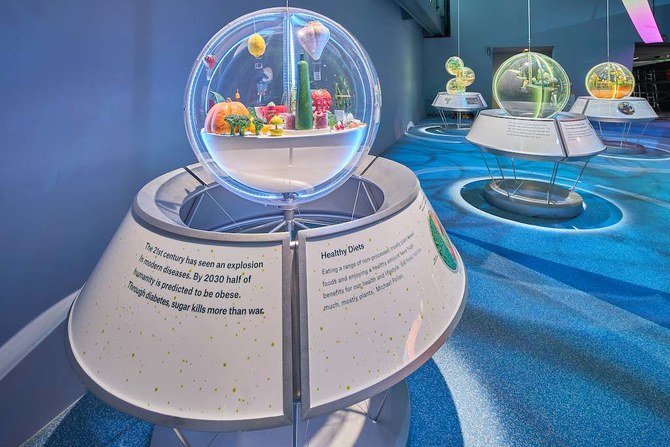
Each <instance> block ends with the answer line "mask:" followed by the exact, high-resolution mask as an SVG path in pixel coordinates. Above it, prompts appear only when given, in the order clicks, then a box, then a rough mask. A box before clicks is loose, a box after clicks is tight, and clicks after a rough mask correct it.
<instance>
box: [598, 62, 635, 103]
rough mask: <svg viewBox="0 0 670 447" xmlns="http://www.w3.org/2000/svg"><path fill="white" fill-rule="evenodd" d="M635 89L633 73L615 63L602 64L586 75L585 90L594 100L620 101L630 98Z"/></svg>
mask: <svg viewBox="0 0 670 447" xmlns="http://www.w3.org/2000/svg"><path fill="white" fill-rule="evenodd" d="M634 88H635V78H634V77H633V73H631V72H630V70H629V69H628V68H626V67H624V66H623V65H621V64H617V63H616V62H603V63H602V64H598V65H596V66H595V67H593V68H592V69H591V70H590V71H589V72H588V74H587V75H586V90H587V91H588V92H589V94H590V95H591V96H593V97H594V98H600V99H621V98H625V97H627V96H630V94H631V93H633V89H634Z"/></svg>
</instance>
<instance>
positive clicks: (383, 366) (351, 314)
mask: <svg viewBox="0 0 670 447" xmlns="http://www.w3.org/2000/svg"><path fill="white" fill-rule="evenodd" d="M302 243H303V241H302V240H301V244H302ZM304 243H305V245H304V247H305V248H304V257H305V259H304V265H305V266H306V267H305V270H304V271H303V272H302V275H303V276H302V280H304V285H303V289H301V292H304V293H303V296H302V297H301V299H302V305H303V309H302V310H303V311H306V316H307V319H306V323H307V327H306V328H305V327H303V328H301V331H303V338H302V342H303V353H307V355H308V364H307V365H305V363H303V368H305V366H307V369H308V371H303V382H302V393H303V405H304V406H307V408H308V410H307V412H306V413H307V414H308V415H310V412H311V414H318V413H320V412H322V411H324V410H325V409H332V407H333V406H337V404H338V403H340V404H341V403H348V401H347V399H348V398H351V397H352V396H355V398H358V399H360V400H362V399H363V398H365V396H364V394H365V392H366V390H371V389H374V387H375V385H376V384H379V383H382V382H385V383H386V384H388V381H389V380H393V379H394V378H397V380H400V379H402V378H403V377H404V376H405V375H406V374H409V373H410V372H411V370H412V367H418V366H419V365H420V362H419V363H417V359H419V358H420V357H421V356H424V355H426V354H427V355H431V354H432V350H433V349H437V347H438V346H439V344H440V343H441V341H443V340H444V337H446V335H447V332H448V331H449V329H450V325H451V324H452V323H453V322H454V321H455V320H456V319H457V317H458V315H460V311H461V309H462V305H463V302H464V295H465V286H466V280H465V272H464V269H463V265H462V263H461V260H460V258H459V256H458V254H457V252H456V251H455V250H454V249H453V247H452V245H451V242H450V241H449V238H448V236H447V235H446V233H445V232H444V229H443V228H442V225H441V224H440V222H439V220H438V218H437V216H436V215H435V213H434V212H433V210H432V208H431V206H430V203H428V201H427V200H426V197H425V196H424V195H423V193H419V195H418V196H417V197H416V198H415V199H414V200H413V201H412V202H411V203H410V204H409V205H408V206H407V207H405V208H404V209H403V210H401V211H399V212H397V213H396V214H395V215H393V216H392V217H389V218H388V219H386V220H383V221H381V222H379V223H377V224H375V225H372V226H370V227H367V228H364V229H357V230H356V231H355V232H351V233H347V234H346V235H342V234H333V235H328V236H319V237H314V238H309V237H307V238H305V241H304ZM303 355H304V354H303ZM303 360H304V359H303ZM345 406H346V405H345Z"/></svg>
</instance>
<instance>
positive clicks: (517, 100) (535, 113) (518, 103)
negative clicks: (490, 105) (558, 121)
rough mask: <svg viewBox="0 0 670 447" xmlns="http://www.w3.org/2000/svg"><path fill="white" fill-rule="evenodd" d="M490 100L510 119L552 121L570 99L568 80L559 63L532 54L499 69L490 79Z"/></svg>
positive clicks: (506, 63)
mask: <svg viewBox="0 0 670 447" xmlns="http://www.w3.org/2000/svg"><path fill="white" fill-rule="evenodd" d="M493 97H494V99H495V100H496V102H497V103H498V104H499V105H500V107H501V108H502V109H504V110H505V111H506V112H507V113H508V114H509V115H511V116H517V117H523V118H551V117H553V116H555V115H556V114H557V113H558V112H560V111H562V110H563V108H564V107H565V105H566V104H567V102H568V99H569V97H570V79H569V78H568V75H567V73H566V72H565V70H564V69H563V67H561V66H560V65H559V64H558V62H556V61H555V60H554V59H552V58H550V57H549V56H546V55H544V54H540V53H535V52H532V51H529V52H525V53H521V54H517V55H515V56H512V57H511V58H509V59H507V60H506V61H505V62H503V63H502V65H500V68H498V70H497V71H496V73H495V75H494V77H493Z"/></svg>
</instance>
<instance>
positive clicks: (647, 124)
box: [635, 121, 649, 146]
mask: <svg viewBox="0 0 670 447" xmlns="http://www.w3.org/2000/svg"><path fill="white" fill-rule="evenodd" d="M647 126H649V121H647V123H646V124H645V125H644V129H642V132H641V133H640V135H638V136H637V140H636V141H635V146H637V145H638V144H640V138H642V135H644V133H645V132H646V131H647Z"/></svg>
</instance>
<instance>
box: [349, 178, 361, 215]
mask: <svg viewBox="0 0 670 447" xmlns="http://www.w3.org/2000/svg"><path fill="white" fill-rule="evenodd" d="M361 183H363V180H359V181H358V186H357V187H356V197H354V207H353V208H352V209H351V220H354V216H355V215H356V206H358V194H359V193H360V192H361Z"/></svg>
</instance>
